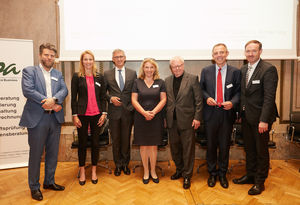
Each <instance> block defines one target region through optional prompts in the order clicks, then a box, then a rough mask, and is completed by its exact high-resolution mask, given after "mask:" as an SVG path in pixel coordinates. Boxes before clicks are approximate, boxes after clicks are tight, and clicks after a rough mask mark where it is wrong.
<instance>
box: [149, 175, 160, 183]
mask: <svg viewBox="0 0 300 205" xmlns="http://www.w3.org/2000/svg"><path fill="white" fill-rule="evenodd" d="M151 178H152V181H153V182H154V183H156V184H158V183H159V178H158V177H156V178H153V177H151Z"/></svg>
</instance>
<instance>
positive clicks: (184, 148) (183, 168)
mask: <svg viewBox="0 0 300 205" xmlns="http://www.w3.org/2000/svg"><path fill="white" fill-rule="evenodd" d="M169 134H170V138H169V141H170V148H171V155H172V159H173V161H174V162H175V165H176V171H177V172H179V173H182V176H183V177H189V178H191V177H192V175H193V168H194V160H195V130H194V128H190V129H185V130H181V129H179V128H178V126H177V121H176V120H173V125H172V128H170V129H169Z"/></svg>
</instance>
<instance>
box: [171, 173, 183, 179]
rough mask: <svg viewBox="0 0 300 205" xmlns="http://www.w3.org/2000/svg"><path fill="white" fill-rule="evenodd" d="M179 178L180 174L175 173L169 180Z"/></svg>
mask: <svg viewBox="0 0 300 205" xmlns="http://www.w3.org/2000/svg"><path fill="white" fill-rule="evenodd" d="M180 177H182V174H181V173H179V172H175V174H173V175H172V176H171V180H176V179H179V178H180Z"/></svg>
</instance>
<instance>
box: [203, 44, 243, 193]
mask: <svg viewBox="0 0 300 205" xmlns="http://www.w3.org/2000/svg"><path fill="white" fill-rule="evenodd" d="M228 54H229V52H228V50H227V47H226V45H225V44H223V43H219V44H216V45H215V46H214V47H213V49H212V57H213V60H214V61H215V64H213V65H210V66H207V67H205V68H203V70H202V73H201V79H200V87H201V89H202V92H203V100H204V109H203V118H204V122H205V133H206V136H207V141H208V142H207V156H206V158H207V169H208V172H209V178H208V180H207V184H208V186H209V187H214V186H215V185H216V180H217V176H218V177H219V181H220V184H221V186H222V187H223V188H228V186H229V184H228V180H227V178H226V173H227V169H228V162H229V148H230V137H231V133H232V127H233V123H234V121H235V119H236V111H237V108H238V104H239V102H240V89H241V86H240V85H241V82H240V81H241V72H240V70H239V69H237V68H235V67H233V66H230V65H228V64H227V56H228ZM218 151H219V153H218Z"/></svg>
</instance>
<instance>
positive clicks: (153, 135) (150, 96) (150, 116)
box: [131, 58, 167, 184]
mask: <svg viewBox="0 0 300 205" xmlns="http://www.w3.org/2000/svg"><path fill="white" fill-rule="evenodd" d="M131 101H132V105H133V107H134V108H135V109H136V111H137V112H135V115H134V143H135V144H137V145H140V154H141V158H142V162H143V167H144V177H143V183H144V184H147V183H149V178H150V177H152V180H153V182H155V183H158V182H159V179H158V176H157V174H156V171H155V166H156V159H157V145H159V144H161V141H162V133H163V129H164V127H163V116H162V109H163V107H164V106H165V104H166V101H167V97H166V89H165V83H164V81H163V80H161V79H159V74H158V65H157V63H156V62H155V60H154V59H151V58H147V59H144V61H143V62H142V64H141V68H140V72H139V76H138V79H136V80H135V82H134V84H133V88H132V95H131ZM149 159H150V166H151V167H150V173H149V167H148V165H149Z"/></svg>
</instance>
